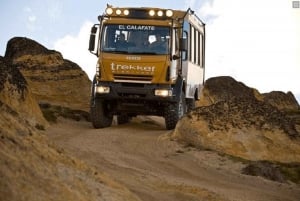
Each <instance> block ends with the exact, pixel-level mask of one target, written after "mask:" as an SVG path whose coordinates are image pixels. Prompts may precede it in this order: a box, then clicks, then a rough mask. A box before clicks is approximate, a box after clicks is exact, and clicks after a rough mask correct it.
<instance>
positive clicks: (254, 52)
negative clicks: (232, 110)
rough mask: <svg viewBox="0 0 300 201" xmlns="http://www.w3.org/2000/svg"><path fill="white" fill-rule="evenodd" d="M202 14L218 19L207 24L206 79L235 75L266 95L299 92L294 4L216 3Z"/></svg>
mask: <svg viewBox="0 0 300 201" xmlns="http://www.w3.org/2000/svg"><path fill="white" fill-rule="evenodd" d="M199 10H200V12H201V14H202V15H204V14H205V15H213V16H217V18H215V19H213V20H212V21H210V22H209V23H208V24H207V26H206V30H207V32H206V33H207V35H206V38H207V45H206V47H207V57H206V72H207V75H206V76H207V78H208V77H213V76H219V75H230V76H233V77H235V78H236V79H238V80H239V81H242V82H244V83H245V84H247V85H248V86H251V87H255V88H257V89H258V90H260V91H262V92H267V91H272V90H281V91H292V92H293V93H294V94H300V88H299V86H300V81H299V75H300V59H299V56H298V55H300V51H299V50H300V49H299V47H300V43H299V39H297V36H299V35H300V32H299V29H298V33H297V23H296V21H298V22H299V21H300V18H298V17H299V15H298V16H297V17H295V15H294V16H293V10H292V4H291V2H290V1H286V0H280V1H274V0H264V1H260V0H252V1H248V0H247V1H245V0H243V1H241V0H226V1H224V0H214V1H213V3H210V4H209V3H206V4H205V5H204V6H203V7H202V8H200V9H199ZM298 26H299V25H298Z"/></svg>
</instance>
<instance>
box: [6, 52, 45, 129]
mask: <svg viewBox="0 0 300 201" xmlns="http://www.w3.org/2000/svg"><path fill="white" fill-rule="evenodd" d="M0 109H1V118H2V120H1V121H0V125H1V126H0V127H1V129H2V130H5V129H6V128H7V127H6V126H8V127H10V128H14V127H18V126H19V125H18V124H19V123H20V121H24V122H25V123H26V125H25V127H24V129H27V127H28V129H30V128H34V127H44V128H45V127H47V126H48V123H47V121H46V120H45V119H44V117H43V115H42V113H41V110H40V107H39V105H38V104H37V102H36V100H35V99H34V98H33V97H32V93H31V90H30V88H28V86H27V82H26V80H25V79H24V77H23V75H22V74H21V73H20V72H19V70H18V69H15V68H12V67H11V66H10V65H9V64H8V63H7V62H6V60H5V59H4V58H3V57H0ZM16 111H17V112H16ZM7 113H8V114H10V115H13V116H15V118H13V119H12V120H13V121H14V123H12V122H11V123H12V124H11V125H10V124H8V123H7V122H6V121H8V119H10V117H9V116H6V115H5V114H7ZM6 118H8V119H7V120H5V119H6ZM20 126H23V125H22V124H20Z"/></svg>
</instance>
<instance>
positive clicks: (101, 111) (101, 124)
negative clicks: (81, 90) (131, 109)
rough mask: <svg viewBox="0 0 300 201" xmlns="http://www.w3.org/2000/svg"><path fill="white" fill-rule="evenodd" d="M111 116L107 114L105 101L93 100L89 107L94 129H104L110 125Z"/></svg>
mask: <svg viewBox="0 0 300 201" xmlns="http://www.w3.org/2000/svg"><path fill="white" fill-rule="evenodd" d="M112 120H113V116H112V115H109V114H108V105H107V104H105V101H102V100H95V102H94V104H93V105H92V106H91V121H92V124H93V126H94V128H105V127H109V126H111V124H112Z"/></svg>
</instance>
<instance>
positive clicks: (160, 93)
mask: <svg viewBox="0 0 300 201" xmlns="http://www.w3.org/2000/svg"><path fill="white" fill-rule="evenodd" d="M154 94H155V96H162V97H168V96H172V90H169V89H155V91H154Z"/></svg>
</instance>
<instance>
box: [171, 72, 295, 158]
mask: <svg viewBox="0 0 300 201" xmlns="http://www.w3.org/2000/svg"><path fill="white" fill-rule="evenodd" d="M203 93H204V94H206V97H205V98H204V99H206V101H203V100H202V103H204V104H205V105H207V106H202V107H198V108H196V109H195V110H194V111H192V112H191V113H189V114H188V115H186V116H185V117H184V118H182V119H181V120H180V121H179V123H178V124H177V126H176V129H175V131H174V133H173V137H174V138H176V139H178V140H181V141H184V142H185V143H188V144H192V145H194V146H197V147H201V148H205V149H212V150H216V151H219V152H222V153H227V154H229V155H233V156H237V157H241V158H245V159H248V160H270V161H278V162H300V134H299V133H298V131H297V130H296V126H295V122H294V121H293V119H290V118H289V117H287V116H286V114H285V113H283V112H281V111H280V110H279V109H277V108H276V107H274V106H272V105H271V104H269V103H267V102H264V101H262V100H263V98H262V97H263V96H262V95H260V94H259V93H258V92H257V91H256V90H254V89H251V88H249V87H247V86H246V85H244V84H242V83H240V82H237V81H235V80H234V79H233V78H230V77H217V78H211V79H209V80H207V82H206V83H205V86H204V89H203Z"/></svg>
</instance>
